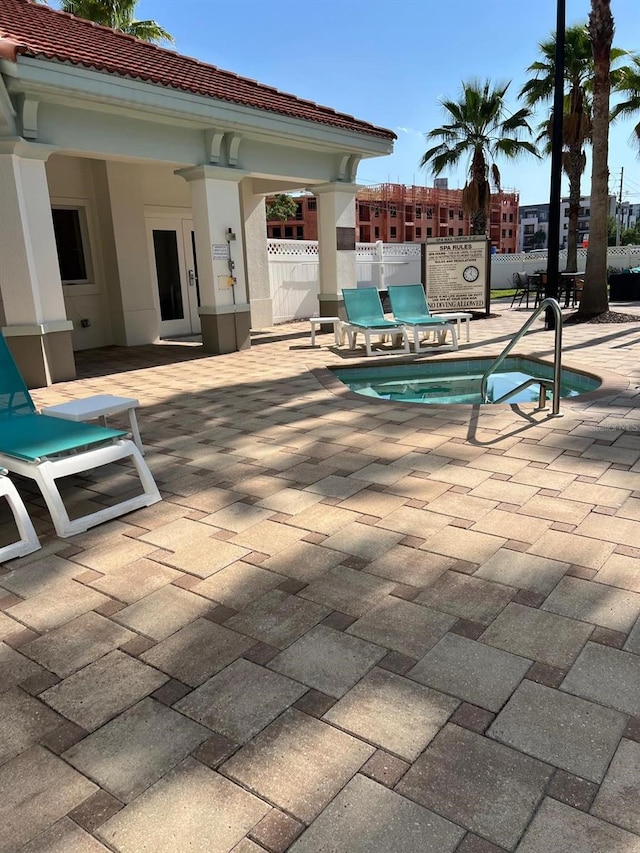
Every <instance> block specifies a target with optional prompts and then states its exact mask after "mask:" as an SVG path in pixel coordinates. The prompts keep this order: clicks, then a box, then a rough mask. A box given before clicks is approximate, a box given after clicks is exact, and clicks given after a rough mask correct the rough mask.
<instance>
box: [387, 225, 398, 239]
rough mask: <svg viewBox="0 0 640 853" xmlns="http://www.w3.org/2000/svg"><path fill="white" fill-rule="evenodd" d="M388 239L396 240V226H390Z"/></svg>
mask: <svg viewBox="0 0 640 853" xmlns="http://www.w3.org/2000/svg"><path fill="white" fill-rule="evenodd" d="M389 237H390V238H391V239H392V240H395V239H396V226H395V225H392V226H391V228H389Z"/></svg>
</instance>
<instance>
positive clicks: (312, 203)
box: [307, 198, 317, 210]
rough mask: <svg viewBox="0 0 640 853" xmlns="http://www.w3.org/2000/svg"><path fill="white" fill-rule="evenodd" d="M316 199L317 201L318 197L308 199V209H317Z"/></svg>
mask: <svg viewBox="0 0 640 853" xmlns="http://www.w3.org/2000/svg"><path fill="white" fill-rule="evenodd" d="M316 201H317V199H315V198H308V199H307V210H316V208H317V204H316Z"/></svg>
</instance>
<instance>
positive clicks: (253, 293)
mask: <svg viewBox="0 0 640 853" xmlns="http://www.w3.org/2000/svg"><path fill="white" fill-rule="evenodd" d="M240 198H241V202H242V215H243V219H244V237H245V264H246V272H247V285H248V288H249V304H250V305H251V328H252V329H264V328H269V327H270V326H273V299H272V298H271V284H270V281H269V255H268V252H267V215H266V210H265V207H266V206H265V199H264V196H260V195H255V193H254V192H253V181H252V180H250V179H247V180H244V181H242V183H241V184H240Z"/></svg>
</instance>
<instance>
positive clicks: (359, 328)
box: [342, 287, 411, 355]
mask: <svg viewBox="0 0 640 853" xmlns="http://www.w3.org/2000/svg"><path fill="white" fill-rule="evenodd" d="M342 296H343V299H344V308H345V311H346V313H347V322H346V323H345V324H344V326H343V328H344V331H345V332H346V333H347V339H348V341H349V348H350V349H355V346H356V335H357V334H358V332H362V333H363V335H364V341H365V350H366V353H367V355H371V335H378V336H381V337H383V338H384V337H386V336H387V335H391V336H392V337H394V338H396V339H400V338H401V339H402V342H403V345H402V347H401V348H398V346H397V343H396V349H390V350H389V349H388V350H384V352H385V353H399V352H402V353H405V354H408V353H409V352H410V351H411V349H410V345H409V337H408V335H407V330H406V329H405V327H404V323H400V322H399V321H398V320H387V319H386V317H385V316H384V311H383V310H382V302H380V294H379V293H378V291H377V289H376V288H375V287H359V288H348V289H347V288H345V289H344V290H343V291H342Z"/></svg>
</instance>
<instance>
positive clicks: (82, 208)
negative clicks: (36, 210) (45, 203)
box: [50, 198, 100, 295]
mask: <svg viewBox="0 0 640 853" xmlns="http://www.w3.org/2000/svg"><path fill="white" fill-rule="evenodd" d="M50 203H51V225H52V227H53V211H54V210H74V211H76V212H77V213H78V226H79V229H80V241H81V244H82V254H83V257H84V268H85V273H86V278H79V279H63V278H62V270H60V281H61V282H62V287H63V289H65V290H66V289H67V288H72V289H73V290H72V291H71V290H69V291H68V292H73V293H74V294H75V295H81V294H90V293H99V292H100V288H99V286H98V283H97V281H96V272H95V270H96V266H95V262H94V258H93V251H92V247H93V246H94V245H95V243H94V240H93V227H92V217H91V210H90V204H89V201H88V199H72V198H64V199H63V198H52V199H51V200H50ZM56 258H58V254H57V245H56ZM59 267H60V260H59V258H58V268H59ZM79 288H82V290H80V289H79Z"/></svg>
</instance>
